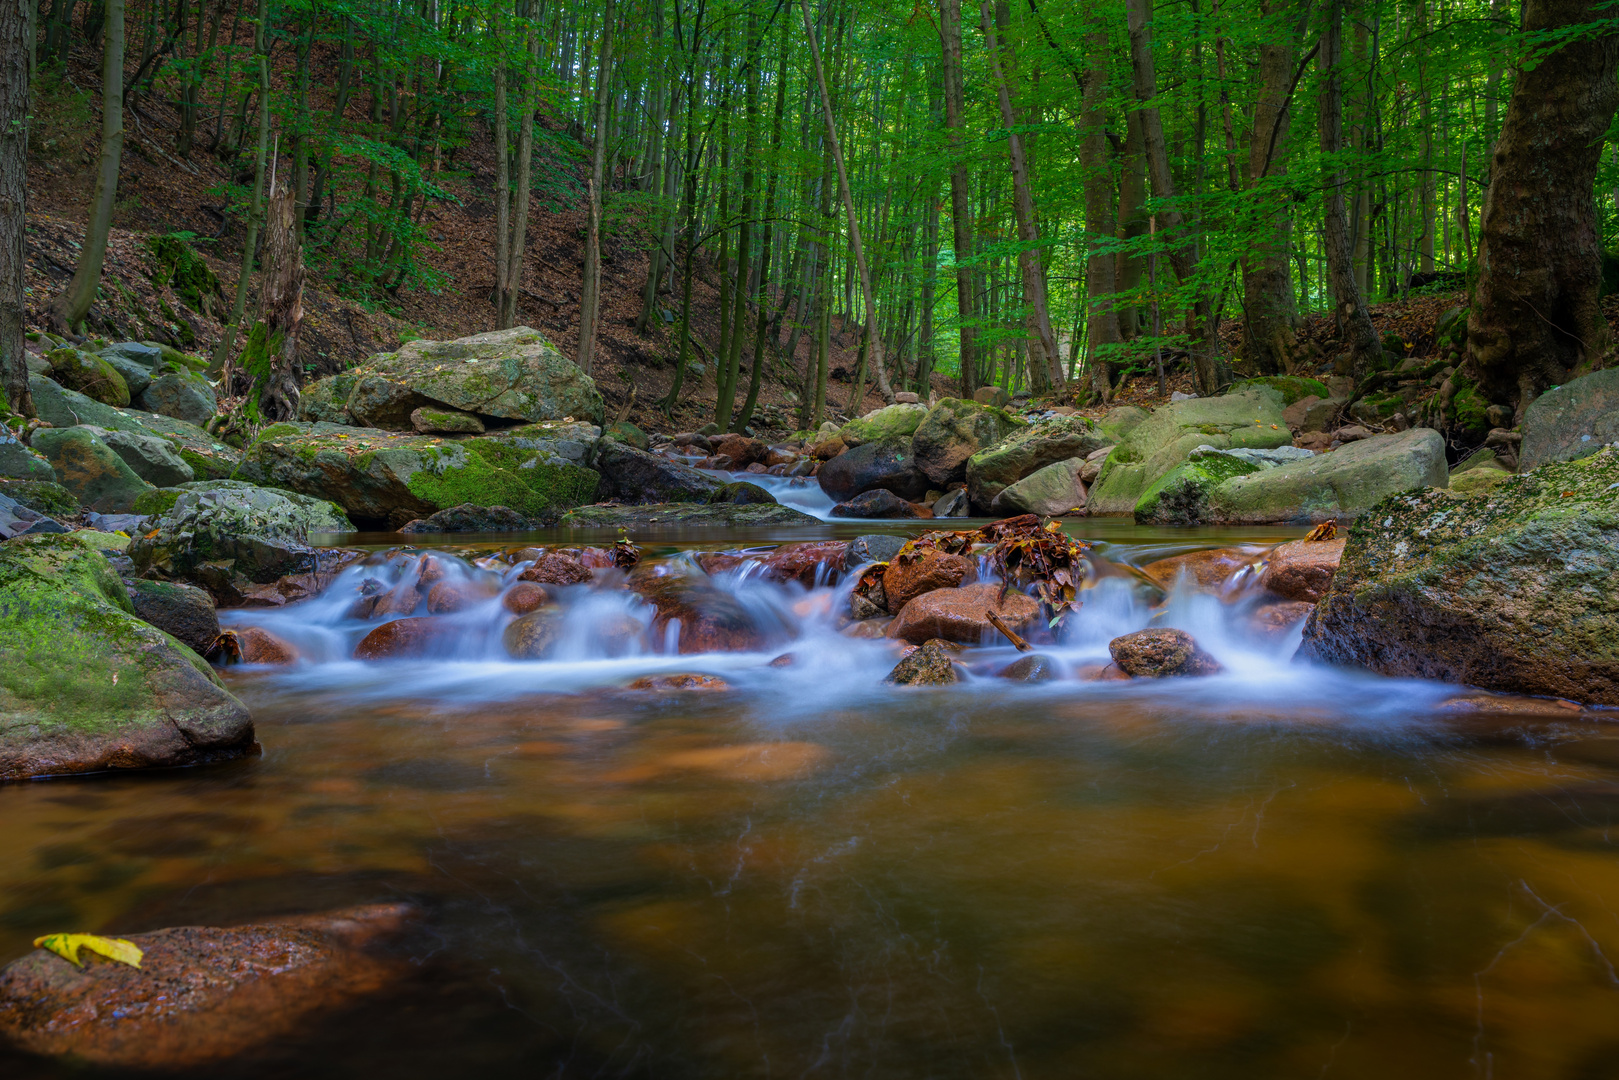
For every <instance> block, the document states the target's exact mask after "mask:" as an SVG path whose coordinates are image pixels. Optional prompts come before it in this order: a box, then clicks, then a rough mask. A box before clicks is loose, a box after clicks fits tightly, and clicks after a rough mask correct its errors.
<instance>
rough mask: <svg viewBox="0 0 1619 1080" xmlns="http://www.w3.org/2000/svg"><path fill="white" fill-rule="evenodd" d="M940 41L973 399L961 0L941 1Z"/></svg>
mask: <svg viewBox="0 0 1619 1080" xmlns="http://www.w3.org/2000/svg"><path fill="white" fill-rule="evenodd" d="M939 42H940V51H941V53H942V54H943V62H942V65H941V66H942V68H943V71H944V126H945V131H946V134H947V136H948V138H949V140H950V227H951V231H952V233H953V237H954V240H955V260H954V261H955V266H956V314H957V322H958V324H959V325H960V337H961V362H960V366H961V396H962V397H966V398H970V397H972V396H973V392H974V391H975V390H977V389H978V385H979V378H980V373H979V365H980V360H979V355H978V346H977V333H978V331H977V327H976V326H975V325H974V321H975V320H976V318H977V308H976V304H975V300H976V295H975V292H974V289H973V272H972V266H971V260H972V256H973V218H972V188H971V187H970V186H969V180H968V176H967V159H966V148H965V147H964V146H963V140H962V128H963V126H964V125H965V123H966V121H965V118H964V113H965V112H966V108H967V105H966V87H965V78H964V76H963V74H962V68H961V0H942V2H941V3H940V4H939Z"/></svg>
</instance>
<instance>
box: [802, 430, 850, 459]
mask: <svg viewBox="0 0 1619 1080" xmlns="http://www.w3.org/2000/svg"><path fill="white" fill-rule="evenodd" d="M847 449H849V447H848V445H847V444H845V443H844V441H843V440H842V439H840V438H838V436H836V435H834V436H832V437H831V438H830V439H823V440H822V441H820V442H818V443H816V444H815V447H814V448H813V449H812V450H810V457H812V458H814V459H815V460H816V461H831V460H832V459H833V458H835V457H837V456H838V455H839V454H841V453H843V452H844V451H845V450H847Z"/></svg>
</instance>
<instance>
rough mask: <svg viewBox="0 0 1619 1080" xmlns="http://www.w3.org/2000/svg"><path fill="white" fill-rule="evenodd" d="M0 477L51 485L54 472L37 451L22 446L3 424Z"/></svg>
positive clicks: (1, 427)
mask: <svg viewBox="0 0 1619 1080" xmlns="http://www.w3.org/2000/svg"><path fill="white" fill-rule="evenodd" d="M0 477H6V478H8V479H12V480H36V481H43V482H45V483H53V482H55V480H56V470H55V469H53V468H51V463H50V462H48V461H46V460H45V459H44V457H42V456H41V455H40V454H39V453H38V452H37V451H34V450H30V449H29V448H28V447H26V446H24V445H23V444H22V442H21V440H19V439H18V438H17V436H16V435H14V434H13V433H12V431H11V429H10V428H8V427H6V425H5V424H0Z"/></svg>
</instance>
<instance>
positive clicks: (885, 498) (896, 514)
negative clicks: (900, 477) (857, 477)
mask: <svg viewBox="0 0 1619 1080" xmlns="http://www.w3.org/2000/svg"><path fill="white" fill-rule="evenodd" d="M832 516H833V517H835V518H859V519H862V520H878V519H884V518H921V517H925V516H927V515H926V514H925V513H924V512H923V511H922V510H921V508H919V507H918V506H917V505H916V503H913V502H906V501H905V500H904V499H902V498H900V497H899V496H898V495H895V494H894V493H893V492H892V491H889V490H887V489H885V488H872V489H871V490H870V491H862V492H861V493H860V494H858V495H856V496H855V497H854V498H852V499H848V500H846V501H844V502H840V503H834V504H833V505H832Z"/></svg>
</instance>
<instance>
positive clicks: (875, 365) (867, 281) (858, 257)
mask: <svg viewBox="0 0 1619 1080" xmlns="http://www.w3.org/2000/svg"><path fill="white" fill-rule="evenodd" d="M798 7H799V10H800V11H801V12H803V15H804V33H805V35H806V36H808V38H809V47H810V61H811V65H812V66H813V67H814V69H815V83H816V85H817V86H818V87H819V88H820V91H821V111H822V112H823V114H824V115H825V117H826V140H827V145H828V147H829V148H830V149H831V152H832V161H833V163H834V164H836V166H837V170H838V193H839V194H840V195H841V196H842V197H843V212H844V214H845V215H846V216H847V217H848V219H849V247H850V249H851V251H852V252H853V253H854V261H855V268H856V269H857V270H858V271H859V274H860V288H861V291H862V293H863V294H864V298H865V302H866V326H867V332H866V338H867V339H868V341H869V342H870V348H871V369H872V371H873V372H875V373H876V375H877V392H878V393H879V394H881V395H882V396H883V400H884V401H886V402H888V403H889V404H890V405H892V404H893V403H894V388H893V387H891V386H889V385H888V370H887V368H886V367H885V366H884V364H883V343H882V340H881V339H880V338H879V337H878V336H877V334H876V333H875V332H874V331H875V324H876V321H877V302H876V299H875V298H874V297H873V295H872V291H871V271H870V269H869V268H868V267H867V266H866V249H865V248H864V246H862V245H861V243H860V221H859V219H858V218H857V217H856V215H855V210H854V197H853V196H852V195H851V194H850V193H849V170H848V169H846V168H844V165H843V149H842V147H840V146H839V145H838V128H837V122H836V121H835V120H834V119H833V117H832V98H831V96H830V95H829V94H828V93H827V91H826V72H825V71H824V70H823V69H822V67H821V46H820V43H819V42H817V41H816V39H815V22H814V20H812V19H811V18H810V10H809V0H798Z"/></svg>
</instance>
